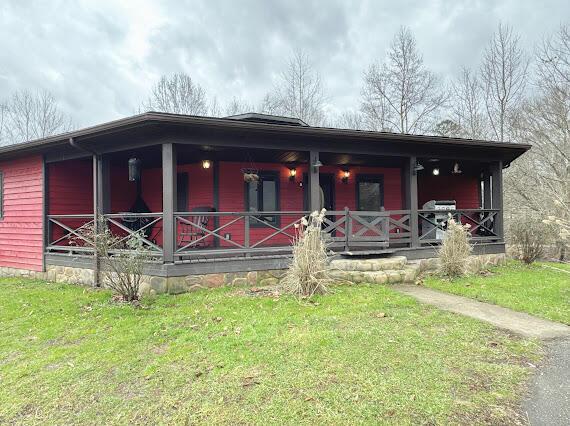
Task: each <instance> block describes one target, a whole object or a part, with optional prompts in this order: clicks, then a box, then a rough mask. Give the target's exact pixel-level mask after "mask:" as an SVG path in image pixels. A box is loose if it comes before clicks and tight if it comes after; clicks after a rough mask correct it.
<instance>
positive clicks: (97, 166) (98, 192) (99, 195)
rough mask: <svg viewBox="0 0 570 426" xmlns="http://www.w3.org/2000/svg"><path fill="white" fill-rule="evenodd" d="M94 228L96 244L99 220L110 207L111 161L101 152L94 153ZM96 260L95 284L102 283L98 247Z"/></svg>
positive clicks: (94, 253)
mask: <svg viewBox="0 0 570 426" xmlns="http://www.w3.org/2000/svg"><path fill="white" fill-rule="evenodd" d="M92 164H93V165H92V168H93V229H94V231H95V244H97V241H96V240H97V235H98V234H99V232H101V231H102V229H101V226H100V223H99V221H100V220H101V215H103V214H105V213H108V212H109V207H110V199H111V198H110V195H111V194H110V188H111V187H110V185H109V183H110V176H109V161H108V159H107V158H104V157H103V156H102V155H100V154H93V163H92ZM93 249H94V252H93V259H94V260H93V261H94V269H93V273H94V285H95V286H96V287H99V286H100V285H101V277H100V269H101V265H100V261H99V254H98V253H97V249H96V247H94V248H93Z"/></svg>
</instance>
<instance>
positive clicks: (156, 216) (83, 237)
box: [46, 213, 162, 255]
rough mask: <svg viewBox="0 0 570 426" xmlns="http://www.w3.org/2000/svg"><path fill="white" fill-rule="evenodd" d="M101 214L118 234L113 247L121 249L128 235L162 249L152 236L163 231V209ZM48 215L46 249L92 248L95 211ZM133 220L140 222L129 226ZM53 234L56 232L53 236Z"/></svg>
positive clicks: (155, 251) (158, 251) (158, 250)
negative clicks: (145, 211) (152, 211)
mask: <svg viewBox="0 0 570 426" xmlns="http://www.w3.org/2000/svg"><path fill="white" fill-rule="evenodd" d="M102 218H103V220H104V223H105V224H106V226H108V229H110V230H111V232H113V234H115V235H117V236H118V237H119V238H118V239H117V240H116V241H115V242H114V243H113V246H112V247H111V249H114V251H119V250H121V249H120V248H119V246H120V245H121V243H123V242H124V241H126V240H128V239H129V238H137V239H138V240H140V241H141V242H142V243H143V245H144V246H145V247H147V248H148V249H149V250H150V251H151V253H152V254H154V255H158V254H161V253H162V247H160V245H159V244H158V243H157V242H156V241H153V240H154V238H153V236H155V237H156V236H157V235H159V234H160V233H161V231H162V229H161V227H160V224H161V222H162V213H114V214H105V215H102ZM47 219H48V235H49V241H48V244H47V247H46V249H47V251H54V252H58V251H64V252H88V253H89V252H91V253H92V252H93V248H94V246H95V244H94V242H93V240H92V237H93V225H94V223H95V220H94V216H93V215H92V214H91V215H81V214H69V215H48V216H47ZM133 220H134V221H138V222H135V223H138V224H137V225H136V226H132V225H131V226H130V227H129V226H128V225H129V224H132V223H133ZM54 234H55V235H56V236H55V237H52V236H53V235H54ZM147 235H148V236H147ZM114 251H112V252H114Z"/></svg>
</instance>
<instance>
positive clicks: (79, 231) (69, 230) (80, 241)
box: [47, 214, 94, 248]
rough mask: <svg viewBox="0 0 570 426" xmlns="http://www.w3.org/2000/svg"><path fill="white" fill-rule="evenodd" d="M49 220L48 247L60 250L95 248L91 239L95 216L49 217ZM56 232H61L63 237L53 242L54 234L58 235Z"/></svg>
mask: <svg viewBox="0 0 570 426" xmlns="http://www.w3.org/2000/svg"><path fill="white" fill-rule="evenodd" d="M47 219H48V229H49V230H50V241H49V244H48V246H54V247H58V248H61V247H67V246H81V247H88V248H89V247H90V248H92V247H93V246H94V244H93V241H92V240H91V238H89V235H90V232H89V230H90V229H92V227H93V215H78V214H77V215H48V217H47ZM65 222H67V223H65ZM54 231H59V232H61V233H63V235H61V236H58V237H56V239H55V240H53V241H51V237H52V233H56V232H54Z"/></svg>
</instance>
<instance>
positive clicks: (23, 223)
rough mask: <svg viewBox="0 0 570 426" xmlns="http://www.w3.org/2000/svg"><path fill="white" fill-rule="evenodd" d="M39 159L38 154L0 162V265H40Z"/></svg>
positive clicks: (29, 267) (15, 266) (40, 165)
mask: <svg viewBox="0 0 570 426" xmlns="http://www.w3.org/2000/svg"><path fill="white" fill-rule="evenodd" d="M42 163H43V160H42V158H41V157H40V156H34V157H26V158H21V159H17V160H10V161H4V162H1V163H0V171H1V172H2V173H3V174H4V217H3V218H2V219H0V266H4V267H11V268H18V269H28V270H32V271H41V270H42V268H43V253H42V249H43V241H42V239H43V232H42V230H43V185H44V182H43V168H42Z"/></svg>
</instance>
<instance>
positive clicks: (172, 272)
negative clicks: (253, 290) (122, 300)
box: [45, 253, 290, 278]
mask: <svg viewBox="0 0 570 426" xmlns="http://www.w3.org/2000/svg"><path fill="white" fill-rule="evenodd" d="M45 257H46V264H47V265H50V266H67V267H72V268H82V269H91V270H92V269H93V257H91V256H81V255H72V256H70V255H68V254H55V253H48V254H46V256H45ZM289 262H290V256H284V255H281V256H259V257H248V258H234V259H216V260H214V261H197V262H188V263H170V264H162V263H152V264H147V265H146V266H145V268H144V273H145V274H146V275H152V276H157V277H164V278H167V277H183V276H186V275H206V274H220V273H230V272H250V271H269V270H273V269H285V268H287V266H288V265H289Z"/></svg>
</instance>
